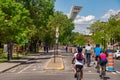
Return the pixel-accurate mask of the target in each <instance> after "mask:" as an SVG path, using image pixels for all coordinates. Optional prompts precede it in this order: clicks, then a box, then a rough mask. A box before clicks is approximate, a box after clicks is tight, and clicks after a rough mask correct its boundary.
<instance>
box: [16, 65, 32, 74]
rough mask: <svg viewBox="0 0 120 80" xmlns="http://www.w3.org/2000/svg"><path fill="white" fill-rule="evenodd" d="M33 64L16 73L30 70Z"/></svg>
mask: <svg viewBox="0 0 120 80" xmlns="http://www.w3.org/2000/svg"><path fill="white" fill-rule="evenodd" d="M32 65H33V64H31V65H29V66H27V67H26V68H24V69H22V70H21V71H19V72H18V73H22V72H23V71H25V70H26V69H28V68H30V67H31V66H32Z"/></svg>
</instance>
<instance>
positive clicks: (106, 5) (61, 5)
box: [55, 0, 120, 34]
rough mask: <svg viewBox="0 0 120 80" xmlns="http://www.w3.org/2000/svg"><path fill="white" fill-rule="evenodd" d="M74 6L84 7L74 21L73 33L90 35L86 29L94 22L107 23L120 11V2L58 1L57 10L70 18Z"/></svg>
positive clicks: (100, 0)
mask: <svg viewBox="0 0 120 80" xmlns="http://www.w3.org/2000/svg"><path fill="white" fill-rule="evenodd" d="M73 5H77V6H82V7H83V8H82V9H81V11H80V13H79V14H78V16H77V17H76V19H75V20H74V24H75V29H74V30H73V31H75V32H80V33H86V34H88V33H89V30H87V29H86V27H88V26H89V25H90V24H91V23H92V22H94V21H95V20H101V21H107V20H108V18H109V17H110V15H116V14H117V13H118V12H119V11H120V0H56V2H55V10H57V11H61V12H63V13H64V14H66V15H68V16H69V13H70V9H71V7H72V6H73Z"/></svg>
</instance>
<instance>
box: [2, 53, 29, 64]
mask: <svg viewBox="0 0 120 80" xmlns="http://www.w3.org/2000/svg"><path fill="white" fill-rule="evenodd" d="M7 54H8V53H0V63H2V62H7V61H8V60H7ZM26 55H27V54H25V53H24V52H22V53H17V52H14V53H13V56H12V60H14V59H21V58H24V57H25V56H26Z"/></svg>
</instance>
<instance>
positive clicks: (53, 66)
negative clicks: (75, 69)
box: [0, 55, 64, 73]
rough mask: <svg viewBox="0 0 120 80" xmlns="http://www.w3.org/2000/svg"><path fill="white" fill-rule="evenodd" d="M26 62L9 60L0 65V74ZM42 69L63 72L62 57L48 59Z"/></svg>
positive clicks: (25, 60) (24, 60)
mask: <svg viewBox="0 0 120 80" xmlns="http://www.w3.org/2000/svg"><path fill="white" fill-rule="evenodd" d="M28 60H29V59H18V60H11V61H10V62H4V63H0V73H2V72H5V71H7V70H10V69H11V68H14V67H16V66H19V65H20V64H22V63H25V62H27V61H28ZM54 60H55V62H54ZM44 69H45V70H63V69H64V65H63V60H62V56H60V55H59V56H56V57H55V58H54V57H52V58H50V59H49V60H48V61H47V63H46V65H45V67H44Z"/></svg>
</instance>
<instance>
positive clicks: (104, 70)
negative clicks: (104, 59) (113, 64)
mask: <svg viewBox="0 0 120 80" xmlns="http://www.w3.org/2000/svg"><path fill="white" fill-rule="evenodd" d="M105 75H106V65H103V66H102V71H101V76H100V78H101V79H103V80H104V78H105Z"/></svg>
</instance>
